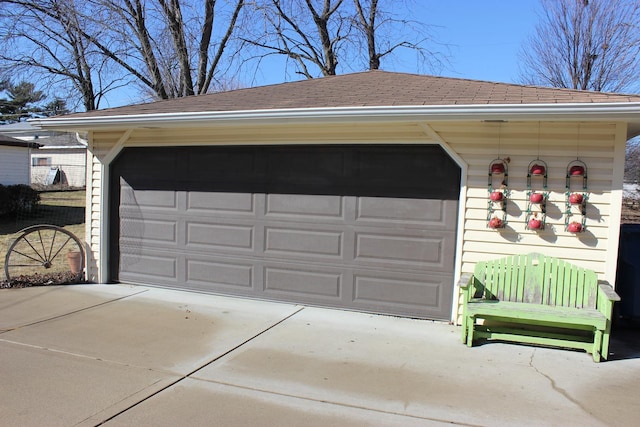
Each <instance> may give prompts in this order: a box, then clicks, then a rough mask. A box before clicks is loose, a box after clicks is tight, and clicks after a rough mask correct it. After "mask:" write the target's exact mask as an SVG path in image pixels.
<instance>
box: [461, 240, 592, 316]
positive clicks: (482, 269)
mask: <svg viewBox="0 0 640 427" xmlns="http://www.w3.org/2000/svg"><path fill="white" fill-rule="evenodd" d="M474 275H475V277H476V279H477V282H476V284H475V285H476V289H475V293H474V295H475V297H476V298H485V299H498V300H502V301H513V302H524V303H530V304H545V305H558V306H564V307H577V308H595V307H596V296H597V286H598V277H597V275H596V274H595V272H594V271H592V270H588V269H585V268H581V267H578V266H576V265H573V264H570V263H568V262H566V261H563V260H560V259H557V258H552V257H546V256H544V255H541V254H535V253H533V254H527V255H513V256H509V257H506V258H500V259H497V260H492V261H482V262H479V263H478V264H476V269H475V274H474Z"/></svg>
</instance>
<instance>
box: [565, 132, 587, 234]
mask: <svg viewBox="0 0 640 427" xmlns="http://www.w3.org/2000/svg"><path fill="white" fill-rule="evenodd" d="M580 130H581V129H580V123H578V141H577V143H576V159H575V160H573V161H571V162H569V164H568V165H567V173H566V184H565V190H566V191H565V210H564V227H565V230H566V231H568V232H570V233H574V234H577V233H582V232H584V231H585V230H586V228H587V200H588V199H589V191H588V179H587V165H586V164H585V163H584V162H583V161H582V160H580V137H581V132H580Z"/></svg>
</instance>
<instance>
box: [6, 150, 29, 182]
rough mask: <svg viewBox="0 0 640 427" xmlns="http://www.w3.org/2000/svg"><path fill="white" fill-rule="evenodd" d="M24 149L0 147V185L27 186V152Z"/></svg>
mask: <svg viewBox="0 0 640 427" xmlns="http://www.w3.org/2000/svg"><path fill="white" fill-rule="evenodd" d="M30 151H31V150H30V149H29V148H25V147H9V146H0V184H2V185H15V184H26V185H29V164H30V163H29V152H30Z"/></svg>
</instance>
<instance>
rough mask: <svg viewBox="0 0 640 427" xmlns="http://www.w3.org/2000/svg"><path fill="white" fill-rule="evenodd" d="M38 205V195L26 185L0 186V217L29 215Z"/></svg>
mask: <svg viewBox="0 0 640 427" xmlns="http://www.w3.org/2000/svg"><path fill="white" fill-rule="evenodd" d="M38 203H40V193H38V192H37V191H36V190H34V189H33V188H31V187H29V186H28V185H24V184H18V185H2V184H0V215H15V214H17V213H31V212H33V211H34V210H35V209H36V207H37V206H38Z"/></svg>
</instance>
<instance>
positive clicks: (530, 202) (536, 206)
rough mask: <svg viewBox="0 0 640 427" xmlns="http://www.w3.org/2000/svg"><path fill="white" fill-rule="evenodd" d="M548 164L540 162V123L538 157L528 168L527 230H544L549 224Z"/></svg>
mask: <svg viewBox="0 0 640 427" xmlns="http://www.w3.org/2000/svg"><path fill="white" fill-rule="evenodd" d="M547 173H548V168H547V163H546V162H545V161H544V160H540V123H538V156H537V158H536V159H535V160H533V161H532V162H531V163H529V166H528V167H527V209H526V217H525V228H526V229H527V230H532V231H540V230H544V229H545V226H546V224H547V200H548V198H549V191H548V188H547V178H548V177H547Z"/></svg>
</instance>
